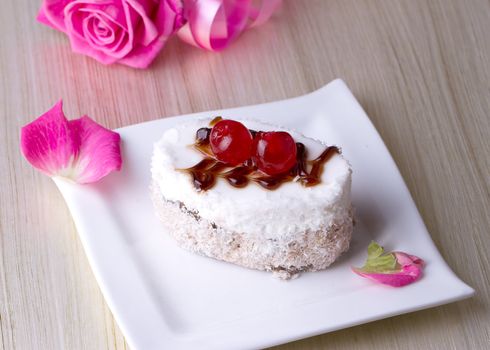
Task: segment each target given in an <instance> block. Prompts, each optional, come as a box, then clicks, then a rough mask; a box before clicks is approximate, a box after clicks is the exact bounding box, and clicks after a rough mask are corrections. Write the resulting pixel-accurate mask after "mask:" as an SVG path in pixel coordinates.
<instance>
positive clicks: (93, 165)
mask: <svg viewBox="0 0 490 350" xmlns="http://www.w3.org/2000/svg"><path fill="white" fill-rule="evenodd" d="M69 124H70V128H71V129H72V130H73V131H74V133H75V134H76V135H78V137H79V138H80V149H79V152H78V160H77V162H76V164H75V167H74V168H75V169H74V170H75V171H74V174H75V176H76V178H77V182H78V183H91V182H96V181H98V180H100V179H101V178H103V177H104V176H106V175H107V174H109V173H111V172H112V171H114V170H120V169H121V165H122V159H121V151H120V149H119V143H120V140H121V137H120V136H119V134H118V133H116V132H113V131H111V130H108V129H106V128H104V127H102V126H100V125H99V124H97V123H96V122H94V121H93V120H92V119H90V118H89V117H87V116H83V117H81V118H80V119H75V120H71V121H70V122H69Z"/></svg>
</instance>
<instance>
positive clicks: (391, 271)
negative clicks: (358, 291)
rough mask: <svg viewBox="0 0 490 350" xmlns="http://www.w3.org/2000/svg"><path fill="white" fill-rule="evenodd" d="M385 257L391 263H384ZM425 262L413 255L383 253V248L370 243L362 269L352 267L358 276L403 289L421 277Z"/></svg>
mask: <svg viewBox="0 0 490 350" xmlns="http://www.w3.org/2000/svg"><path fill="white" fill-rule="evenodd" d="M387 257H391V259H393V257H394V260H391V261H388V263H387V262H386V260H387ZM424 265H425V262H424V261H423V260H422V259H420V258H419V257H417V256H415V255H410V254H407V253H403V252H392V253H385V252H384V249H383V247H381V246H380V245H379V244H377V243H376V242H374V241H373V242H371V243H370V244H369V247H368V258H367V260H366V263H365V265H364V266H363V267H362V268H356V267H352V271H354V272H355V273H357V274H358V275H359V276H362V277H365V278H369V279H370V280H373V281H375V282H378V283H382V284H386V285H389V286H392V287H403V286H406V285H407V284H410V283H413V282H415V281H417V280H418V279H419V278H420V277H421V276H422V269H423V267H424Z"/></svg>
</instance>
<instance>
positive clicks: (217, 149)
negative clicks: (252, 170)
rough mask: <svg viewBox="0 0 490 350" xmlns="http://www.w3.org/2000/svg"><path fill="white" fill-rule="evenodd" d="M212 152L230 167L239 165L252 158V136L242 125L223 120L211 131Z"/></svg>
mask: <svg viewBox="0 0 490 350" xmlns="http://www.w3.org/2000/svg"><path fill="white" fill-rule="evenodd" d="M209 143H210V144H211V150H212V151H213V153H214V155H215V156H216V158H217V159H218V160H220V161H222V162H224V163H226V164H228V165H232V166H234V165H238V164H241V163H243V162H245V161H246V160H247V159H249V158H250V157H251V156H252V143H253V139H252V134H251V133H250V131H248V129H247V128H246V127H245V125H243V124H242V123H239V122H237V121H234V120H228V119H225V120H222V121H220V122H218V123H217V124H216V125H215V126H213V128H212V129H211V133H210V135H209Z"/></svg>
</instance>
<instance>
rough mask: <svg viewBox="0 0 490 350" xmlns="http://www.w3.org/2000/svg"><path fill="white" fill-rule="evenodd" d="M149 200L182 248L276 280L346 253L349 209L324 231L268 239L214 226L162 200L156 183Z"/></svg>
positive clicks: (313, 268)
mask: <svg viewBox="0 0 490 350" xmlns="http://www.w3.org/2000/svg"><path fill="white" fill-rule="evenodd" d="M151 197H152V200H153V204H154V207H155V210H156V213H157V216H158V218H159V219H160V221H161V222H162V224H163V226H164V227H165V229H166V231H167V232H168V234H169V235H170V236H172V237H173V238H174V239H175V241H176V242H177V244H178V245H179V246H180V247H181V248H184V249H186V250H188V251H191V252H193V253H197V254H200V255H204V256H207V257H211V258H214V259H217V260H222V261H226V262H230V263H233V264H236V265H240V266H243V267H247V268H251V269H257V270H263V271H271V272H273V273H274V275H275V276H277V277H278V278H281V279H286V280H287V279H291V278H294V277H296V276H297V274H298V273H300V272H306V271H319V270H323V269H325V268H327V267H328V266H329V265H331V264H332V263H333V262H334V261H335V260H336V259H337V258H338V257H339V256H340V255H341V254H342V253H343V252H345V251H347V250H348V249H349V244H350V240H351V235H352V229H353V217H352V209H349V212H348V214H347V215H345V216H341V217H339V218H337V219H336V220H334V221H333V222H332V223H331V224H330V225H329V226H328V227H318V229H317V230H315V231H310V230H305V231H299V232H297V234H296V235H294V237H291V236H284V237H277V238H275V239H270V238H266V237H260V236H251V235H249V234H246V233H243V232H234V231H230V230H227V229H225V228H223V227H220V226H217V225H216V224H215V223H213V222H210V221H208V220H206V219H204V218H202V217H201V216H200V215H199V212H197V211H193V210H189V209H188V208H186V207H185V204H183V203H182V202H172V201H168V200H166V199H165V198H164V197H163V195H162V194H161V191H160V190H159V188H158V185H157V184H156V183H153V184H152V186H151Z"/></svg>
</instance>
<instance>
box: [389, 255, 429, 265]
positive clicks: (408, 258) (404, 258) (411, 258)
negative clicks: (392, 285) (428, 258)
mask: <svg viewBox="0 0 490 350" xmlns="http://www.w3.org/2000/svg"><path fill="white" fill-rule="evenodd" d="M393 254H395V258H396V261H397V262H398V264H400V265H401V266H406V265H412V264H413V265H418V266H420V267H423V266H424V265H425V262H424V260H422V259H420V258H419V257H417V256H415V255H410V254H406V253H403V252H393Z"/></svg>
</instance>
